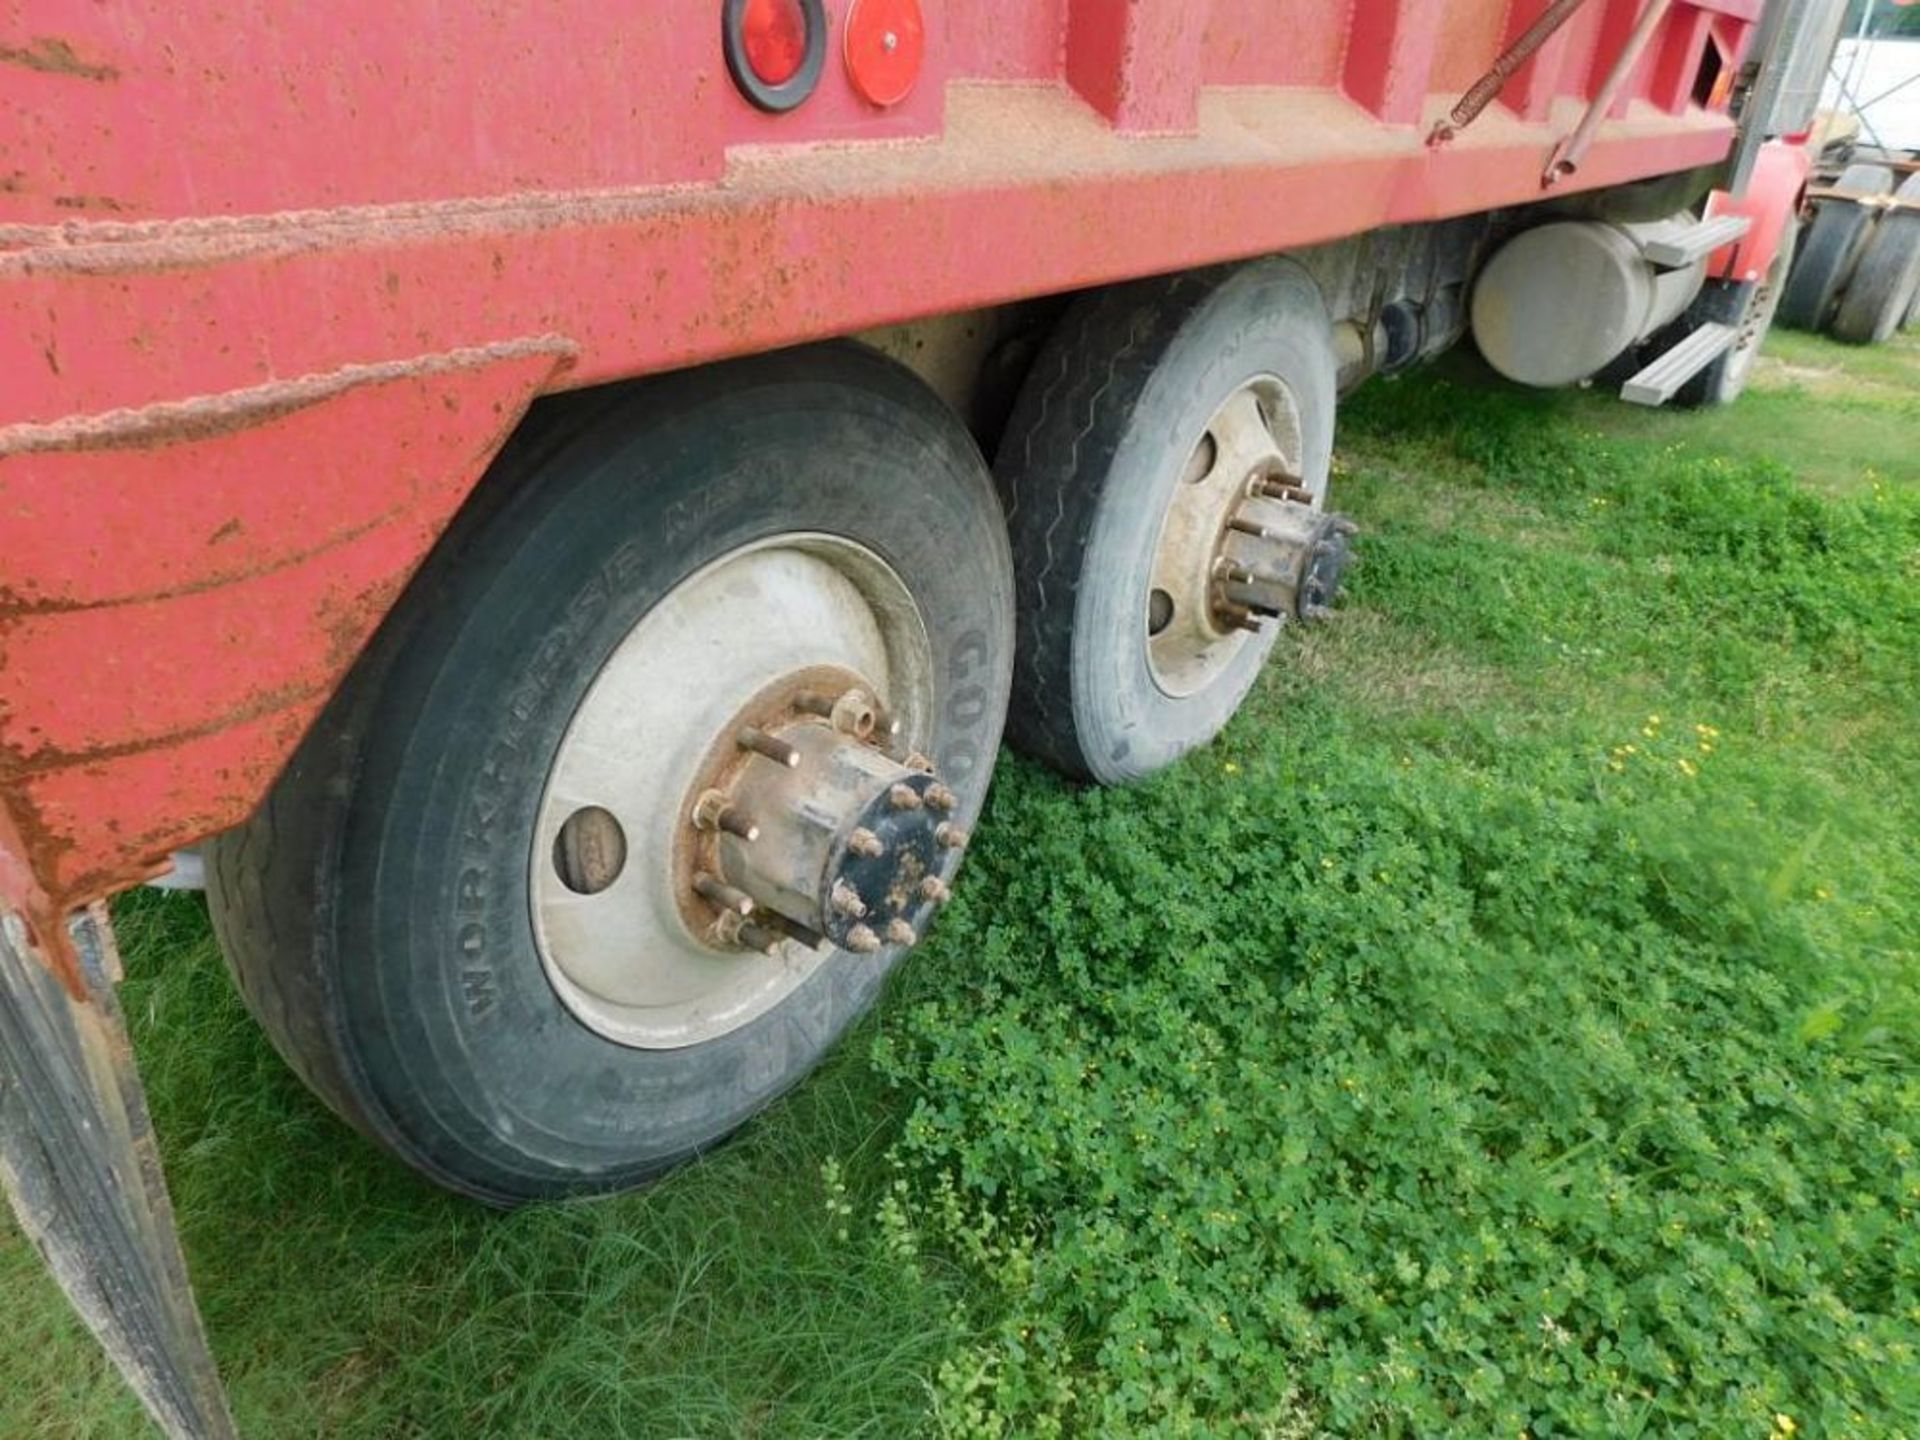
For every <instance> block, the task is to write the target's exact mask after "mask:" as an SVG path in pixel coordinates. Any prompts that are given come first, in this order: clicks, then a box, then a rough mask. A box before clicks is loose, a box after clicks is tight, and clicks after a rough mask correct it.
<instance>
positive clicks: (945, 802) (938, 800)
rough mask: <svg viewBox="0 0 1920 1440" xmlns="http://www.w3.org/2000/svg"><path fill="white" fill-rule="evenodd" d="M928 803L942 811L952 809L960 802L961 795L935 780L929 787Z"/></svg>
mask: <svg viewBox="0 0 1920 1440" xmlns="http://www.w3.org/2000/svg"><path fill="white" fill-rule="evenodd" d="M927 803H928V804H929V805H931V806H932V807H933V808H934V809H936V810H940V811H947V812H950V811H952V810H953V809H954V808H955V807H956V806H958V805H959V803H960V797H959V796H958V795H956V794H954V793H953V791H951V790H949V789H948V788H947V787H946V786H944V785H942V784H939V783H938V782H935V783H934V784H932V785H929V786H928V787H927Z"/></svg>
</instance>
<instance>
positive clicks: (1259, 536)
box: [1227, 515, 1279, 540]
mask: <svg viewBox="0 0 1920 1440" xmlns="http://www.w3.org/2000/svg"><path fill="white" fill-rule="evenodd" d="M1227 528H1228V529H1229V530H1233V531H1236V532H1238V533H1239V534H1242V535H1251V536H1253V538H1254V539H1256V540H1276V539H1278V538H1279V537H1278V536H1277V535H1275V534H1274V533H1273V531H1271V530H1269V529H1268V528H1267V527H1266V526H1264V525H1256V524H1254V523H1253V521H1251V520H1242V519H1241V518H1240V517H1239V516H1238V515H1236V516H1234V517H1233V519H1231V520H1229V521H1227Z"/></svg>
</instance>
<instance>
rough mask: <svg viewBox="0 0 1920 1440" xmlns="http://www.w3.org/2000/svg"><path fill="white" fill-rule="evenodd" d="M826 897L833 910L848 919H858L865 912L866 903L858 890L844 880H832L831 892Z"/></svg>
mask: <svg viewBox="0 0 1920 1440" xmlns="http://www.w3.org/2000/svg"><path fill="white" fill-rule="evenodd" d="M828 898H829V899H830V900H831V901H832V904H833V908H834V910H835V912H836V913H838V914H841V915H845V916H847V917H848V918H849V919H853V920H858V919H860V918H861V917H862V916H863V915H865V914H866V913H867V903H866V901H864V900H862V899H861V898H860V892H859V891H857V890H855V889H854V888H853V887H852V886H851V885H849V884H848V883H847V882H846V881H844V880H836V881H834V882H833V893H832V894H831V895H830V896H829V897H828Z"/></svg>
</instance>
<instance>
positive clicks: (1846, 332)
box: [1833, 174, 1920, 345]
mask: <svg viewBox="0 0 1920 1440" xmlns="http://www.w3.org/2000/svg"><path fill="white" fill-rule="evenodd" d="M1894 194H1895V195H1896V196H1897V197H1898V198H1900V199H1902V200H1911V201H1913V202H1915V203H1916V204H1920V174H1913V175H1909V176H1908V177H1907V178H1906V180H1905V181H1903V182H1902V183H1901V186H1900V188H1899V189H1898V190H1896V191H1895V192H1894ZM1916 296H1920V210H1889V211H1887V212H1886V213H1885V214H1883V215H1882V216H1881V217H1880V223H1879V224H1878V225H1876V226H1874V227H1873V234H1872V236H1871V237H1870V238H1869V239H1868V240H1867V242H1866V245H1865V248H1863V249H1862V250H1861V252H1860V259H1859V260H1858V262H1856V263H1855V265H1854V267H1853V278H1852V279H1851V280H1850V281H1848V282H1847V289H1846V293H1845V294H1844V295H1842V296H1841V297H1840V308H1839V309H1838V310H1836V311H1835V312H1834V316H1833V338H1834V339H1836V340H1844V341H1846V342H1847V343H1848V344H1850V345H1879V344H1882V343H1883V342H1885V341H1886V340H1888V339H1889V338H1891V337H1892V335H1893V332H1894V331H1896V330H1898V329H1899V328H1900V327H1901V325H1902V324H1903V323H1905V321H1906V318H1907V315H1908V313H1909V312H1910V311H1911V310H1912V309H1913V306H1914V303H1915V298H1916Z"/></svg>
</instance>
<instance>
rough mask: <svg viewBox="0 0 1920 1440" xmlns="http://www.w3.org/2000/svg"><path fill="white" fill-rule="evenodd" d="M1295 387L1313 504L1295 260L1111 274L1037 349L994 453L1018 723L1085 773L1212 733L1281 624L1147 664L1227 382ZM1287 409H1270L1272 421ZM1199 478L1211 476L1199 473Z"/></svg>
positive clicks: (1325, 330) (1326, 447)
mask: <svg viewBox="0 0 1920 1440" xmlns="http://www.w3.org/2000/svg"><path fill="white" fill-rule="evenodd" d="M1269 382H1271V384H1270V390H1269V393H1271V394H1272V395H1275V396H1282V395H1283V396H1284V397H1286V408H1287V409H1288V410H1289V412H1290V413H1289V415H1288V416H1287V417H1286V419H1285V422H1284V425H1283V426H1282V428H1284V429H1285V430H1286V435H1285V436H1284V440H1285V442H1286V444H1285V446H1284V447H1283V452H1290V453H1288V463H1287V469H1288V470H1289V471H1290V472H1292V474H1293V477H1294V478H1295V479H1297V480H1298V482H1299V484H1300V485H1301V487H1302V488H1303V489H1304V490H1306V491H1307V492H1309V493H1310V494H1311V495H1312V496H1313V498H1314V503H1315V504H1316V505H1318V504H1319V503H1320V501H1321V499H1322V497H1323V496H1324V494H1325V491H1326V484H1327V475H1328V471H1329V469H1330V466H1331V461H1332V454H1333V428H1334V408H1335V396H1336V365H1335V359H1334V351H1333V339H1332V327H1331V323H1330V321H1329V319H1328V315H1327V309H1326V304H1325V302H1324V300H1323V299H1322V297H1321V294H1320V291H1319V288H1318V286H1317V285H1316V284H1315V283H1314V281H1313V279H1312V277H1311V276H1309V275H1308V274H1307V272H1306V271H1305V270H1303V269H1301V268H1300V266H1298V265H1297V264H1295V263H1294V262H1292V261H1289V260H1282V259H1274V260H1263V261H1256V262H1253V263H1250V264H1247V265H1243V266H1239V267H1236V268H1231V269H1218V270H1208V271H1195V272H1191V273H1188V274H1184V275H1176V276H1171V277H1166V278H1158V279H1152V280H1142V281H1138V282H1135V283H1132V284H1127V285H1117V286H1114V287H1112V288H1110V289H1106V290H1102V291H1099V292H1097V293H1094V294H1091V295H1088V296H1086V297H1084V298H1082V299H1081V300H1079V301H1078V302H1076V303H1075V304H1074V306H1073V307H1072V308H1071V309H1070V310H1069V311H1068V313H1067V315H1066V317H1065V318H1064V319H1063V320H1062V321H1061V323H1060V325H1059V326H1058V327H1057V329H1056V330H1055V332H1054V333H1053V335H1052V336H1051V337H1050V338H1049V339H1048V341H1047V343H1046V345H1045V347H1044V348H1043V349H1042V351H1041V353H1040V356H1039V358H1038V359H1037V360H1036V361H1035V362H1034V366H1033V369H1032V372H1031V373H1030V375H1029V377H1028V379H1027V382H1026V385H1025V388H1024V389H1023V391H1022V393H1021V395H1020V399H1019V401H1018V402H1017V404H1016V405H1015V408H1014V413H1013V416H1012V419H1011V420H1010V422H1009V424H1008V427H1007V431H1006V435H1005V437H1004V439H1003V441H1002V443H1001V446H1000V452H999V458H998V460H997V462H996V465H995V478H996V480H997V481H998V483H999V485H1000V489H1001V493H1002V496H1003V498H1004V500H1005V503H1006V510H1007V525H1008V530H1009V533H1010V536H1011V540H1012V545H1013V554H1014V571H1015V575H1016V578H1017V586H1018V596H1019V643H1018V660H1017V664H1016V668H1015V674H1014V689H1013V702H1012V709H1011V712H1010V714H1009V718H1008V734H1009V736H1010V738H1011V739H1012V740H1013V741H1014V743H1015V744H1016V745H1018V746H1019V747H1020V748H1021V749H1023V750H1024V751H1025V752H1026V753H1028V754H1030V755H1033V756H1035V757H1037V758H1039V759H1041V760H1044V761H1045V762H1046V763H1048V764H1049V765H1052V766H1053V767H1054V768H1056V769H1058V770H1060V771H1061V772H1063V773H1065V774H1067V775H1069V776H1072V777H1074V778H1077V779H1081V780H1088V781H1095V782H1098V783H1102V784H1120V783H1127V782H1131V781H1136V780H1141V779H1144V778H1145V777H1147V776H1149V775H1152V774H1154V773H1155V772H1157V771H1159V770H1161V769H1163V768H1165V767H1166V766H1168V765H1170V764H1172V763H1173V762H1174V761H1176V760H1177V759H1179V758H1180V757H1181V756H1182V755H1184V754H1186V753H1187V752H1189V751H1191V750H1193V749H1194V748H1196V747H1198V746H1200V745H1204V744H1206V743H1207V742H1208V741H1209V740H1211V739H1212V738H1213V737H1214V736H1215V735H1216V734H1217V733H1218V732H1219V731H1220V729H1221V728H1222V727H1223V726H1224V725H1225V724H1226V723H1227V721H1228V720H1229V719H1231V718H1232V716H1233V714H1234V712H1235V711H1236V710H1237V709H1238V708H1239V706H1240V704H1241V702H1242V701H1243V700H1244V699H1245V698H1246V695H1247V692H1248V691H1249V689H1251V687H1252V685H1253V682H1254V680H1255V678H1256V677H1257V676H1258V674H1259V672H1260V668H1261V666H1262V664H1263V663H1264V662H1265V660H1266V658H1267V655H1268V653H1269V651H1270V650H1271V649H1272V647H1273V644H1274V639H1275V636H1276V634H1277V633H1278V627H1277V626H1269V627H1267V628H1266V629H1265V631H1264V633H1259V634H1243V635H1241V636H1239V637H1238V639H1237V640H1232V641H1229V640H1225V639H1223V640H1222V641H1221V642H1220V653H1219V654H1218V655H1217V656H1211V657H1209V656H1201V657H1199V659H1198V662H1197V664H1196V667H1195V671H1194V673H1195V674H1197V675H1199V676H1201V677H1202V678H1203V681H1204V683H1200V684H1198V685H1197V686H1191V687H1190V686H1189V685H1187V684H1171V685H1170V684H1169V683H1167V680H1166V677H1165V675H1164V673H1160V674H1157V673H1156V668H1155V664H1154V661H1153V655H1152V651H1151V649H1150V645H1149V641H1150V639H1151V635H1150V626H1151V623H1152V618H1153V604H1154V599H1155V595H1154V584H1153V576H1154V573H1155V560H1156V548H1157V546H1159V545H1160V543H1161V541H1162V537H1163V534H1164V529H1165V526H1166V523H1167V517H1168V515H1169V510H1170V507H1171V506H1172V505H1173V502H1174V497H1175V493H1176V491H1177V489H1178V487H1179V486H1181V484H1182V483H1183V478H1182V477H1183V473H1184V472H1186V471H1187V470H1188V467H1189V466H1190V465H1191V464H1192V463H1193V457H1194V455H1195V450H1196V446H1198V445H1200V444H1201V443H1202V442H1203V441H1204V439H1205V437H1206V436H1207V434H1208V427H1209V424H1210V422H1211V419H1212V417H1214V416H1215V415H1216V413H1217V412H1218V411H1219V410H1220V407H1221V406H1222V405H1223V404H1224V403H1225V402H1226V401H1227V400H1228V399H1229V398H1230V397H1232V396H1233V395H1234V394H1235V393H1236V392H1237V391H1240V390H1242V389H1243V388H1245V387H1248V386H1250V385H1255V384H1261V385H1267V384H1269ZM1276 423H1278V422H1276ZM1198 478H1203V477H1198Z"/></svg>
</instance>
